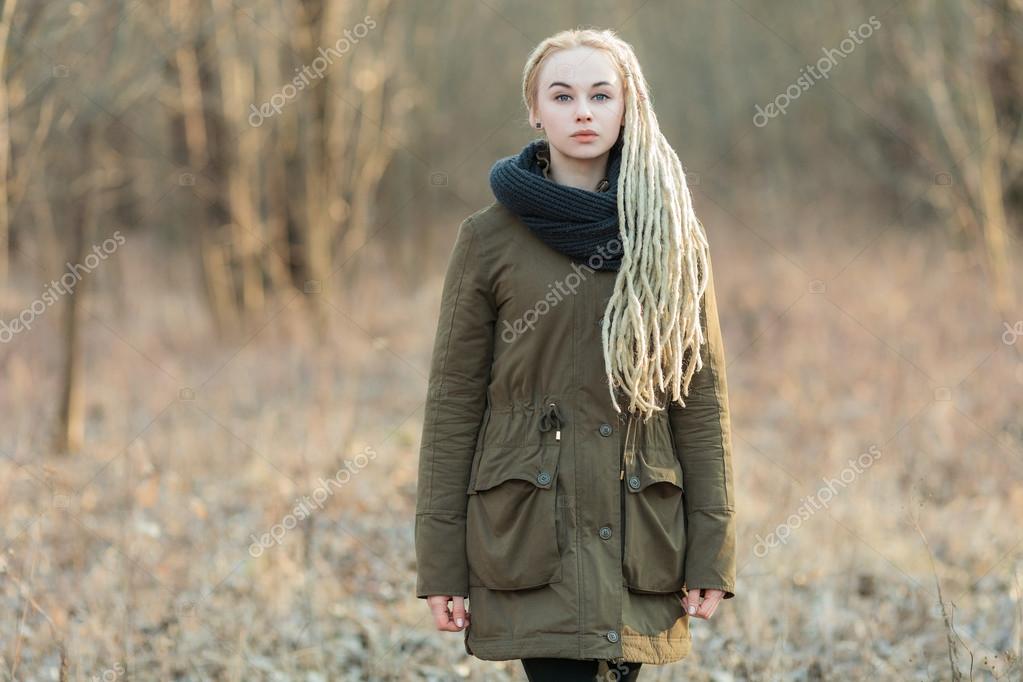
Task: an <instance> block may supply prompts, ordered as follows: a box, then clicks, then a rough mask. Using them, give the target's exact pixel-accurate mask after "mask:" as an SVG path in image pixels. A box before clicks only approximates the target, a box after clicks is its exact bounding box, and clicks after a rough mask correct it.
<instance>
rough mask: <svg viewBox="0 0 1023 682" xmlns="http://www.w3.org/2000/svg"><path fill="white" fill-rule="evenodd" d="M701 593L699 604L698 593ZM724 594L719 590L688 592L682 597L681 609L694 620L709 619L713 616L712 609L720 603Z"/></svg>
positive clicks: (692, 590)
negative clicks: (701, 598) (701, 599)
mask: <svg viewBox="0 0 1023 682" xmlns="http://www.w3.org/2000/svg"><path fill="white" fill-rule="evenodd" d="M701 592H702V593H703V603H702V604H701V603H700V593H701ZM724 596H725V593H724V592H722V591H721V590H713V589H709V588H708V589H696V588H693V589H691V590H689V592H688V593H687V594H686V596H684V597H682V608H684V609H685V610H686V613H688V614H689V615H690V616H692V617H694V618H704V619H707V618H710V617H711V616H713V615H714V609H716V608H717V607H718V604H720V603H721V599H722V598H723V597H724Z"/></svg>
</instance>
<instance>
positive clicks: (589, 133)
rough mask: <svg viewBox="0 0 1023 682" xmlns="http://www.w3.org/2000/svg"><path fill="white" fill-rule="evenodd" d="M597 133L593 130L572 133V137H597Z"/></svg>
mask: <svg viewBox="0 0 1023 682" xmlns="http://www.w3.org/2000/svg"><path fill="white" fill-rule="evenodd" d="M596 136H597V133H596V132H594V131H592V130H580V131H579V132H577V133H572V137H596Z"/></svg>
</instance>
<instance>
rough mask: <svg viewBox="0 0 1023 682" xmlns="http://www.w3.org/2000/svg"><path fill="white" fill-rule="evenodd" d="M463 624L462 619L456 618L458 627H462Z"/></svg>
mask: <svg viewBox="0 0 1023 682" xmlns="http://www.w3.org/2000/svg"><path fill="white" fill-rule="evenodd" d="M463 622H464V621H463V620H462V619H461V618H455V625H457V626H458V627H462V623H463Z"/></svg>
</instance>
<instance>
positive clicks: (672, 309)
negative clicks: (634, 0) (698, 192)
mask: <svg viewBox="0 0 1023 682" xmlns="http://www.w3.org/2000/svg"><path fill="white" fill-rule="evenodd" d="M579 46H586V47H591V48H595V49H599V50H604V51H605V52H606V53H607V54H608V55H609V57H610V58H611V61H612V63H613V64H614V65H615V66H616V67H617V69H618V72H619V73H620V74H621V77H622V89H623V94H624V96H625V122H624V135H625V140H624V144H623V148H622V160H621V171H620V173H619V178H618V224H619V226H620V232H621V237H622V263H621V267H620V269H619V271H618V275H617V279H616V280H615V285H614V293H613V294H612V295H611V298H610V300H609V301H608V305H607V309H606V310H605V313H604V322H603V326H602V328H601V341H602V344H603V347H604V367H605V370H606V372H607V379H608V388H609V390H610V391H611V401H612V404H613V405H614V408H615V410H616V411H618V412H621V411H622V410H621V408H620V407H619V405H618V400H617V397H616V395H615V391H616V390H617V389H619V388H620V389H621V390H622V391H624V393H625V394H626V395H627V396H628V397H629V406H628V410H629V412H636V411H638V412H640V413H641V414H642V415H643V420H644V421H647V420H649V418H650V417H651V416H653V414H655V413H656V412H659V411H661V410H664V409H665V406H664V405H662V400H663V398H664V393H665V391H666V390H670V400H671V401H672V402H674V401H677V402H678V403H680V404H681V405H682V406H685V401H684V400H683V396H688V395H689V383H690V380H691V379H692V376H693V374H694V373H695V372H697V371H699V370H700V369H701V368H702V367H703V359H702V358H701V357H700V346H701V345H702V344H703V342H704V333H703V332H704V330H703V328H702V326H701V320H700V305H701V300H702V298H703V294H704V291H705V289H706V287H707V283H708V281H709V275H708V265H707V261H708V259H709V250H708V244H707V235H706V232H705V231H704V229H703V224H702V223H701V222H700V221H699V219H697V217H696V214H695V213H694V212H693V198H692V195H691V194H690V192H689V186H688V184H687V183H686V176H685V172H684V171H683V170H682V164H681V162H680V161H679V159H678V155H676V154H675V151H674V150H673V149H672V148H671V145H669V144H668V141H667V140H666V139H665V137H664V135H663V134H661V130H660V127H659V126H658V124H657V116H656V115H655V114H654V110H653V108H652V106H651V98H650V93H649V89H648V86H647V82H646V79H645V78H644V76H643V71H642V69H640V66H639V61H638V60H637V59H636V54H635V52H634V51H633V49H632V46H631V45H629V44H628V43H627V42H625V41H624V40H622V39H621V38H618V37H617V36H616V35H615V32H614V31H612V30H596V29H569V30H566V31H561V32H559V33H557V34H555V35H553V36H551V37H549V38H547V39H545V40H544V41H543V42H541V43H540V44H539V45H538V46H537V47H536V48H535V49H534V50H533V52H532V53H531V54H530V56H529V59H528V60H527V62H526V66H525V68H524V70H523V79H522V94H523V98H524V100H525V103H526V107H527V108H529V109H534V108H535V107H536V104H537V99H536V98H537V87H538V83H537V81H538V78H539V73H540V67H541V66H542V65H543V62H544V60H545V59H546V58H547V56H548V55H550V54H551V53H553V52H555V51H557V50H563V49H570V48H573V47H579ZM692 358H695V361H692Z"/></svg>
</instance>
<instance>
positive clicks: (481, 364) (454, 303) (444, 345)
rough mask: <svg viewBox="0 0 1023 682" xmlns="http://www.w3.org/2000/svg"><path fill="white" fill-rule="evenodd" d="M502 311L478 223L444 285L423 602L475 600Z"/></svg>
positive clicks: (427, 432)
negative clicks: (471, 494)
mask: <svg viewBox="0 0 1023 682" xmlns="http://www.w3.org/2000/svg"><path fill="white" fill-rule="evenodd" d="M496 318H497V311H496V304H495V301H494V296H493V293H492V290H491V287H490V281H489V276H488V274H487V267H486V264H485V258H484V254H482V253H481V248H480V240H479V235H478V233H477V231H476V229H475V227H474V225H473V222H472V218H471V217H470V218H466V219H465V220H464V221H463V222H462V224H461V225H460V226H459V228H458V234H457V236H456V238H455V244H454V247H453V250H452V253H451V257H450V261H449V263H448V267H447V273H446V275H445V278H444V287H443V292H442V295H441V305H440V316H439V320H438V323H437V332H436V336H435V339H434V344H433V355H432V359H431V364H430V376H429V387H428V390H427V397H426V408H425V413H424V418H423V436H422V442H421V445H420V452H419V479H418V484H417V485H418V491H417V497H416V521H415V545H416V561H417V571H418V575H417V582H416V595H417V597H419V598H426V597H427V596H430V595H435V594H443V595H452V596H463V597H467V596H468V595H469V569H468V562H467V559H466V548H465V515H466V504H467V496H466V488H467V487H468V485H469V474H470V468H471V465H472V459H473V455H474V453H475V449H476V439H477V437H478V434H479V430H480V427H481V424H482V420H483V416H484V411H485V407H486V396H487V387H488V385H489V383H490V370H491V362H492V360H493V354H494V327H495V324H496Z"/></svg>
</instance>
